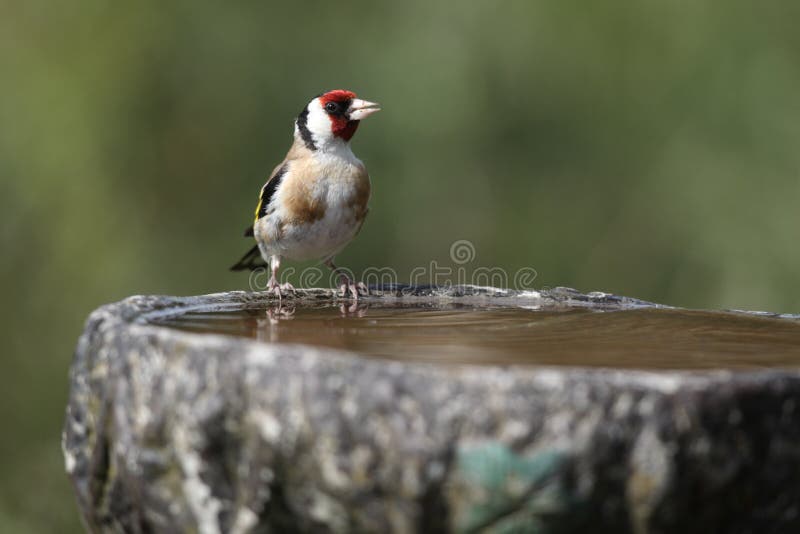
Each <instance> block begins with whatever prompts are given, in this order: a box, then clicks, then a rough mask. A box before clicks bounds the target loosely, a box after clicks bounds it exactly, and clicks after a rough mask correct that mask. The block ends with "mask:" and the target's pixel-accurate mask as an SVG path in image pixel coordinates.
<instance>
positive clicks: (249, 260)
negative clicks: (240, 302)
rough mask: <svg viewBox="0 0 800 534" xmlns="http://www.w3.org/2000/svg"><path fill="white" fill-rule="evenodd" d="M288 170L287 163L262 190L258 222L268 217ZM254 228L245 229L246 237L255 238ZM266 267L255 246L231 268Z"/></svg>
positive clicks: (241, 269)
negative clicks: (269, 208) (273, 200)
mask: <svg viewBox="0 0 800 534" xmlns="http://www.w3.org/2000/svg"><path fill="white" fill-rule="evenodd" d="M288 168H289V167H288V164H286V163H284V164H283V165H281V167H280V168H279V169H278V170H277V171H276V172H275V173H274V174H273V175H272V177H270V179H269V181H268V182H267V183H266V184H265V185H264V187H263V188H262V189H261V197H260V198H259V199H258V206H256V220H258V219H260V218H261V217H264V216H266V215H267V208H268V207H269V203H270V201H271V200H272V198H273V197H274V196H275V191H277V190H278V186H279V185H281V179H282V178H283V176H284V175H285V174H286V171H287V170H288ZM253 226H254V225H252V224H251V225H250V226H248V227H247V228H246V229H245V231H244V236H245V237H253V236H254V235H255V231H254V228H253ZM266 266H267V262H266V261H264V258H262V257H261V251H260V250H259V248H258V245H255V246H254V247H253V248H251V249H250V250H248V251H247V254H245V255H244V256H242V259H240V260H239V261H238V262H236V264H235V265H233V266H232V267H231V271H254V270H256V269H260V268H261V267H266Z"/></svg>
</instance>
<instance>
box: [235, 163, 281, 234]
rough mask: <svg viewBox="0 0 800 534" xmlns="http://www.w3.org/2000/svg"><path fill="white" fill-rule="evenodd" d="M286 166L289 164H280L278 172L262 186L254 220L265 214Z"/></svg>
mask: <svg viewBox="0 0 800 534" xmlns="http://www.w3.org/2000/svg"><path fill="white" fill-rule="evenodd" d="M288 168H289V166H288V165H287V164H285V163H284V164H283V165H281V168H280V169H278V172H276V173H275V175H274V176H273V177H272V178H271V179H270V180H269V182H267V183H266V184H265V185H264V188H263V189H262V190H261V198H260V199H259V200H258V208H256V220H258V219H260V218H261V217H264V216H265V215H266V214H267V207H269V203H270V201H271V200H272V197H274V196H275V191H277V190H278V186H279V185H281V180H282V179H283V176H284V175H285V174H286V171H287V170H288ZM245 235H246V234H245Z"/></svg>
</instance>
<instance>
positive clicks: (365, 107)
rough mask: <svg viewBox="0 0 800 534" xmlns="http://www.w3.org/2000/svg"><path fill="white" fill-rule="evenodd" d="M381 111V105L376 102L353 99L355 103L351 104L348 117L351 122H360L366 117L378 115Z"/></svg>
mask: <svg viewBox="0 0 800 534" xmlns="http://www.w3.org/2000/svg"><path fill="white" fill-rule="evenodd" d="M380 110H381V105H380V104H376V103H375V102H367V101H366V100H361V99H360V98H355V99H353V102H352V103H351V104H350V107H349V108H348V109H347V117H348V118H349V119H350V120H351V121H360V120H361V119H364V118H366V117H369V116H370V115H372V114H373V113H377V112H378V111H380Z"/></svg>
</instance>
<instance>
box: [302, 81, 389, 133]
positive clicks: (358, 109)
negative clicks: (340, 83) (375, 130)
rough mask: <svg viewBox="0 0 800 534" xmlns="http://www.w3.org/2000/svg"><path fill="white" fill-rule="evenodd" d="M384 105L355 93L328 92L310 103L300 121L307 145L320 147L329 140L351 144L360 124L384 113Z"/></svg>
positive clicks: (342, 91) (337, 90) (340, 90)
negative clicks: (364, 98)
mask: <svg viewBox="0 0 800 534" xmlns="http://www.w3.org/2000/svg"><path fill="white" fill-rule="evenodd" d="M380 109H381V108H380V106H379V105H378V104H375V103H374V102H367V101H366V100H361V99H359V98H357V97H356V94H355V93H353V92H352V91H345V90H343V89H336V90H334V91H328V92H327V93H323V94H321V95H320V96H318V97H316V98H315V99H313V100H312V101H311V102H309V104H308V106H306V108H305V109H304V110H303V112H302V113H301V114H300V116H299V117H298V120H297V126H298V129H299V132H300V134H301V136H303V139H304V140H306V145H307V146H308V145H311V146H314V147H319V146H322V145H325V144H326V143H328V142H329V141H333V140H336V139H341V140H343V141H345V142H347V141H350V139H351V138H352V137H353V135H354V134H355V133H356V129H357V128H358V124H359V121H360V120H361V119H364V118H366V117H369V116H370V115H372V114H373V113H375V112H377V111H380ZM309 141H310V142H309Z"/></svg>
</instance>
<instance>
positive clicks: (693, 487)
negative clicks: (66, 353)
mask: <svg viewBox="0 0 800 534" xmlns="http://www.w3.org/2000/svg"><path fill="white" fill-rule="evenodd" d="M403 294H405V296H402V295H403ZM267 298H268V297H266V296H264V295H262V294H253V293H242V292H235V293H227V294H218V295H209V296H204V297H192V298H174V297H131V298H129V299H126V300H124V301H122V302H120V303H117V304H111V305H108V306H104V307H102V308H100V309H98V310H97V311H95V312H94V313H93V314H92V315H91V316H90V317H89V320H88V321H87V324H86V329H85V332H84V334H83V335H82V337H81V338H80V341H79V343H78V347H77V350H76V354H75V360H74V363H73V368H72V372H71V380H72V383H71V395H70V401H69V406H68V409H67V418H66V424H65V430H64V437H63V448H64V455H65V458H66V466H67V471H68V473H69V475H70V477H71V479H72V481H73V483H74V485H75V489H76V492H77V496H78V502H79V506H80V509H81V512H82V515H83V517H84V519H85V522H86V525H87V526H88V527H89V529H90V530H91V531H96V532H154V531H155V532H186V531H188V532H192V531H196V532H200V533H213V532H242V533H243V532H329V531H330V532H450V531H458V532H479V531H480V532H486V531H489V532H528V531H530V532H635V533H645V532H648V533H656V532H683V533H690V532H706V533H708V532H800V375H799V374H798V373H797V372H794V371H792V372H787V371H784V372H780V371H764V372H753V373H737V374H731V373H726V372H702V373H679V372H658V373H645V372H632V371H619V372H615V371H611V370H584V369H552V368H548V369H543V368H493V367H469V366H457V367H456V366H453V367H447V366H437V365H430V364H404V363H399V362H385V361H373V360H368V359H362V358H360V357H358V356H354V355H351V354H348V353H344V352H337V351H333V350H321V349H315V348H310V347H303V346H282V345H267V344H263V343H257V342H253V341H249V340H245V339H235V338H229V337H223V336H215V335H202V334H190V333H185V332H179V331H174V330H169V329H166V328H163V327H159V326H154V325H151V324H148V320H149V319H152V318H153V317H156V316H160V315H163V314H174V313H181V312H182V311H187V310H197V309H234V308H239V307H243V306H244V307H248V306H262V305H264V302H265V300H266V299H267ZM329 298H331V294H330V292H329V291H326V290H308V291H303V292H302V293H301V300H302V299H305V300H309V299H310V300H315V299H329ZM373 298H382V299H391V298H405V299H424V300H426V301H435V302H439V303H442V302H447V301H450V300H453V299H459V300H458V301H459V302H473V303H478V304H480V303H491V304H493V305H497V304H500V305H512V306H513V305H526V306H530V305H536V306H544V307H546V306H566V305H578V306H599V307H606V308H620V307H635V306H648V305H649V304H648V303H644V302H641V301H636V300H633V299H624V298H619V297H615V296H612V295H605V294H590V295H582V294H579V293H577V292H574V291H572V290H566V289H561V288H557V289H555V290H551V291H545V292H542V293H536V292H526V293H516V292H508V291H503V290H495V289H491V288H489V289H480V288H470V287H456V288H449V289H446V290H435V289H419V288H417V289H408V288H406V289H403V288H398V289H397V290H396V291H392V292H387V293H385V294H383V295H379V296H376V297H373Z"/></svg>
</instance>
